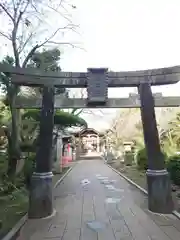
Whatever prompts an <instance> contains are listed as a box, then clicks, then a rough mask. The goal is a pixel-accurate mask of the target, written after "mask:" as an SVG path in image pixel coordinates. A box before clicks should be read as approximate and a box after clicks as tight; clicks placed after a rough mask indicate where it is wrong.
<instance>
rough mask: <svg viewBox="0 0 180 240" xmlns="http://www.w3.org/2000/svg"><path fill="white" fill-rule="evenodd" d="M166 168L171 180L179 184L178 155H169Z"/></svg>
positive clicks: (179, 159)
mask: <svg viewBox="0 0 180 240" xmlns="http://www.w3.org/2000/svg"><path fill="white" fill-rule="evenodd" d="M167 170H168V172H169V174H170V178H171V180H172V182H173V183H174V184H176V185H180V155H173V156H170V157H169V159H168V162H167Z"/></svg>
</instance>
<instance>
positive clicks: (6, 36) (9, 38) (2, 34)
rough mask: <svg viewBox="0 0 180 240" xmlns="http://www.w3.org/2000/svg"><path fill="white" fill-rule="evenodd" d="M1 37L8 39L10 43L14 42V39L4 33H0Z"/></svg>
mask: <svg viewBox="0 0 180 240" xmlns="http://www.w3.org/2000/svg"><path fill="white" fill-rule="evenodd" d="M0 35H1V36H3V37H5V38H7V39H8V40H9V41H12V38H11V36H8V35H7V34H5V33H3V32H0Z"/></svg>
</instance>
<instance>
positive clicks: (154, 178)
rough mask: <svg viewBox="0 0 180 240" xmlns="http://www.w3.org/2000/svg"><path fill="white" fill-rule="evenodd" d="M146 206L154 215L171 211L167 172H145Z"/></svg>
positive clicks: (171, 202) (171, 203) (171, 204)
mask: <svg viewBox="0 0 180 240" xmlns="http://www.w3.org/2000/svg"><path fill="white" fill-rule="evenodd" d="M146 174H147V185H148V205H149V210H150V211H152V212H155V213H163V214H169V213H172V211H173V201H172V196H171V185H170V178H169V174H168V172H167V170H165V169H164V170H147V173H146Z"/></svg>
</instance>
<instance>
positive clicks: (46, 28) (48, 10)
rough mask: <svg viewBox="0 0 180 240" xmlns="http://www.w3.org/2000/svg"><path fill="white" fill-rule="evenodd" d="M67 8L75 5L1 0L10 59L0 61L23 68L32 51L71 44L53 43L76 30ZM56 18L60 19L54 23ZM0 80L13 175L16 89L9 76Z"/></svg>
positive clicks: (0, 32)
mask: <svg viewBox="0 0 180 240" xmlns="http://www.w3.org/2000/svg"><path fill="white" fill-rule="evenodd" d="M67 8H71V9H74V8H75V6H74V5H71V4H69V3H67V1H64V0H61V1H57V0H55V1H51V0H2V1H1V3H0V21H2V22H4V25H3V28H2V29H0V36H1V37H2V38H4V40H5V41H6V42H5V41H4V43H5V44H6V45H7V46H8V47H11V49H12V53H13V57H12V58H9V57H7V58H6V59H5V61H4V62H5V63H8V64H11V65H14V66H16V67H27V64H28V63H29V60H30V59H31V58H32V56H33V55H34V54H35V52H36V51H37V50H38V49H40V48H41V47H43V46H52V45H53V44H56V45H57V44H58V45H59V44H70V45H72V43H69V42H68V43H66V42H59V41H57V39H59V38H60V37H61V39H62V35H63V34H65V33H66V32H67V31H69V30H73V31H76V27H77V26H76V25H74V24H73V23H72V20H71V17H70V14H69V12H68V11H69V9H67ZM53 18H54V19H55V21H56V24H55V22H54V21H53ZM60 18H61V20H59V21H57V19H60ZM62 19H63V20H62ZM60 23H63V24H62V25H60ZM7 41H8V42H7ZM9 55H11V54H9ZM1 79H2V81H3V83H4V84H5V87H6V91H7V95H8V101H9V105H10V110H11V114H12V128H11V137H10V138H11V143H12V144H10V151H9V154H10V156H9V171H8V173H9V175H13V174H14V172H15V166H16V164H17V160H18V159H19V158H20V150H19V138H20V136H19V135H20V134H19V133H20V112H19V110H17V109H16V108H15V98H16V96H17V95H18V93H19V91H20V87H18V86H16V85H13V84H12V83H11V76H10V75H9V74H1Z"/></svg>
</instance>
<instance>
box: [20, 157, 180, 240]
mask: <svg viewBox="0 0 180 240" xmlns="http://www.w3.org/2000/svg"><path fill="white" fill-rule="evenodd" d="M97 173H98V174H100V175H101V176H106V177H108V179H113V180H116V181H115V182H114V183H113V186H115V188H117V189H122V191H119V192H118V191H110V190H109V189H108V188H106V187H105V185H104V184H101V182H100V180H98V179H97V176H96V175H97ZM82 179H89V181H90V184H88V186H87V188H86V189H85V188H82V186H81V180H82ZM54 195H55V196H56V199H55V202H54V204H55V208H56V211H57V214H56V216H54V217H53V218H52V219H51V220H50V221H49V222H43V221H41V220H40V221H39V222H38V223H37V222H35V224H34V225H33V227H31V226H30V224H25V226H24V227H23V228H22V230H21V234H20V236H21V238H18V239H17V240H25V239H26V240H32V239H33V240H43V239H46V240H47V239H49V240H50V239H54V240H56V239H58V240H77V239H78V240H106V239H107V240H170V239H171V240H179V239H180V221H179V220H178V219H176V218H175V217H173V216H172V215H168V216H164V215H157V214H153V213H151V212H149V211H148V210H147V197H146V196H145V195H144V194H142V193H141V192H140V191H139V190H138V189H136V188H133V187H132V186H131V185H130V184H129V183H128V182H127V181H125V180H124V179H123V178H121V177H120V176H119V175H118V174H116V173H115V172H114V171H112V169H110V168H109V167H108V166H107V165H105V164H104V163H103V161H101V160H96V161H91V160H88V161H81V163H80V164H77V165H76V166H75V168H74V169H73V170H72V171H71V172H70V173H69V175H68V176H67V177H66V178H65V179H64V181H63V183H61V184H59V185H58V187H57V188H56V189H55V194H54ZM107 198H121V201H120V202H119V203H111V204H106V203H105V200H106V199H107ZM93 220H95V221H99V222H103V223H105V224H106V228H102V229H101V230H100V231H98V233H97V232H95V231H94V230H92V229H90V228H88V227H87V222H88V221H93ZM28 225H29V226H28Z"/></svg>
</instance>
